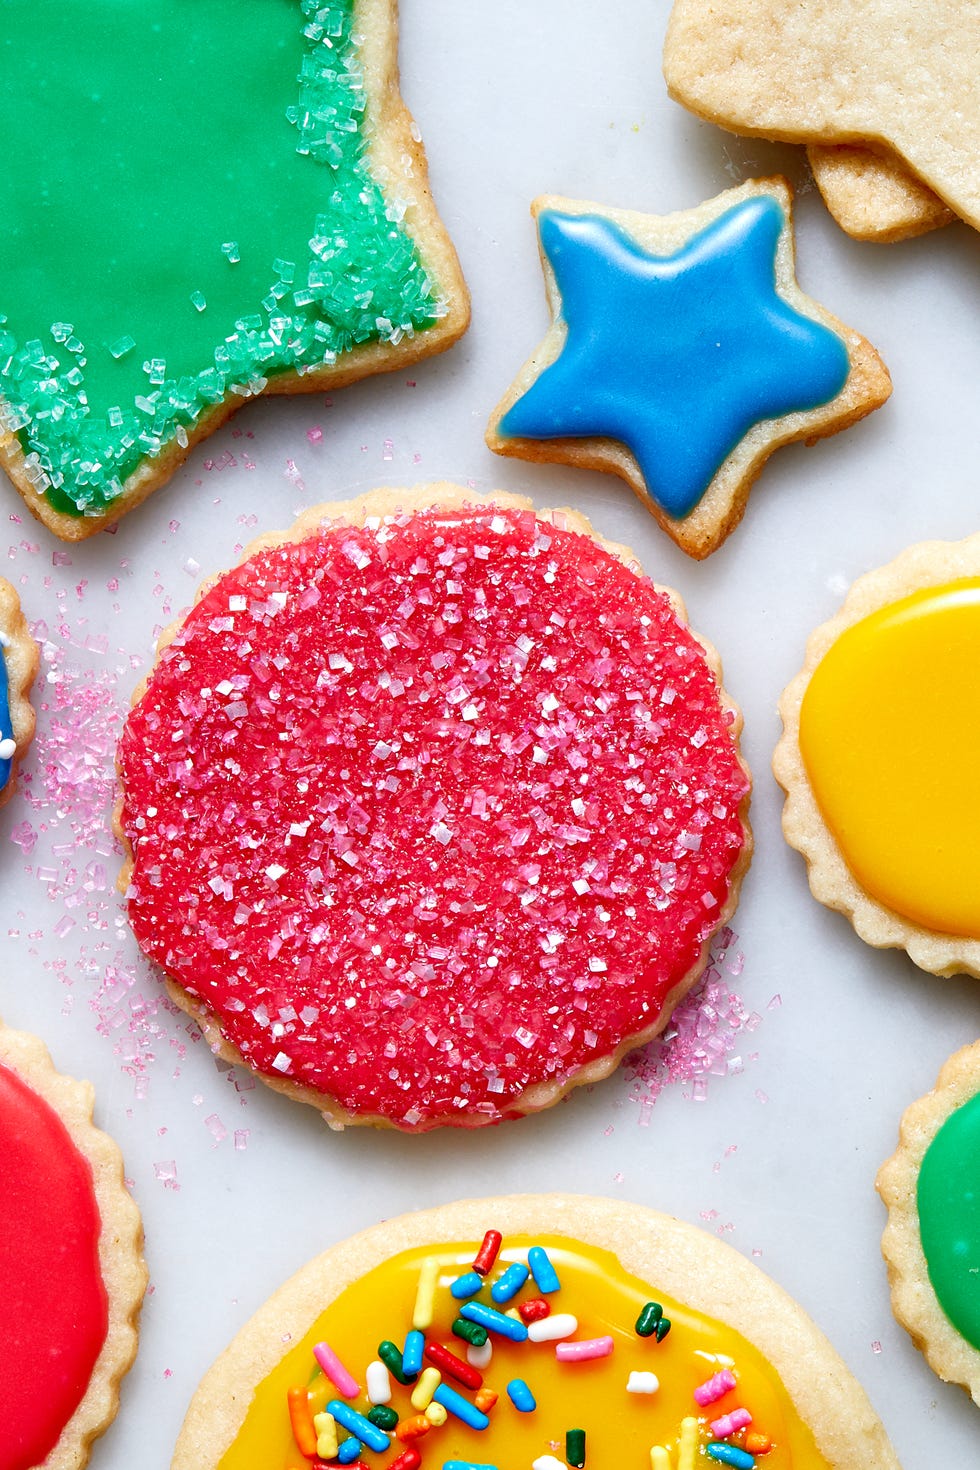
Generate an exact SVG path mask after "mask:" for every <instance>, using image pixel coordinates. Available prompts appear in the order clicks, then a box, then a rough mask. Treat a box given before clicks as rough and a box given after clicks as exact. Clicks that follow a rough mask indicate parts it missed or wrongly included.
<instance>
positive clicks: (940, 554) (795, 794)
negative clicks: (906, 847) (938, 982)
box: [772, 533, 980, 978]
mask: <svg viewBox="0 0 980 1470" xmlns="http://www.w3.org/2000/svg"><path fill="white" fill-rule="evenodd" d="M977 576H980V533H978V534H976V535H974V536H968V537H967V538H966V540H964V541H921V542H919V543H918V544H917V545H916V546H911V547H909V548H908V549H907V550H906V551H903V552H902V553H901V554H900V555H899V556H897V557H896V558H895V560H894V561H892V562H889V563H888V564H887V565H886V566H883V567H878V568H876V569H875V570H874V571H871V572H866V573H865V574H864V576H862V577H859V578H858V579H857V581H856V582H855V583H854V584H853V586H852V587H851V589H850V591H849V592H848V594H847V597H846V598H845V600H844V603H843V606H842V607H841V609H840V611H839V612H838V613H837V614H836V615H835V616H834V617H832V618H831V619H830V620H829V622H826V623H823V624H822V625H821V626H820V627H819V628H817V629H816V631H815V632H813V633H812V634H811V635H810V637H809V639H808V640H807V645H806V659H805V662H804V665H803V668H802V670H801V671H800V673H798V674H797V675H796V678H795V679H793V680H792V681H791V682H790V683H789V684H788V685H787V686H786V688H785V689H784V691H783V694H782V696H781V698H780V701H779V713H780V716H781V718H782V721H783V733H782V735H781V736H780V739H779V742H778V744H777V746H776V749H775V752H774V753H773V758H772V768H773V772H774V774H775V777H776V780H777V781H778V782H779V784H780V786H782V788H783V790H784V791H785V792H786V802H785V805H784V807H783V836H784V837H785V838H786V841H787V842H788V843H789V845H790V847H794V848H796V850H797V852H799V853H802V855H803V857H804V858H805V860H806V865H807V876H808V878H809V882H810V892H811V893H812V894H813V896H814V898H815V899H817V901H818V902H819V903H822V904H824V905H825V906H826V907H827V908H829V909H834V910H835V911H836V912H837V913H841V914H844V915H845V916H846V917H847V918H848V919H850V921H851V924H852V925H853V926H854V929H855V931H856V933H857V934H858V936H859V938H861V939H863V940H864V942H865V944H870V945H871V946H872V947H873V948H875V949H904V950H905V951H906V952H907V953H908V956H909V958H910V959H911V960H913V961H914V963H915V964H917V965H918V966H919V968H920V969H921V970H927V971H929V972H930V974H933V975H943V976H947V977H948V976H950V975H960V974H967V975H974V976H976V977H978V978H980V939H970V938H968V937H965V936H963V935H959V934H942V933H938V932H936V931H935V930H931V929H926V928H924V927H923V926H922V925H921V924H916V923H915V922H914V921H913V920H912V919H907V918H905V917H904V915H902V914H897V913H895V911H894V910H893V909H890V908H886V906H885V905H884V904H882V903H879V902H878V900H877V899H875V898H873V897H872V896H871V894H869V893H868V892H867V891H866V890H865V889H864V888H862V886H861V885H860V883H859V882H858V881H857V879H856V878H855V877H854V875H853V873H852V872H851V870H850V868H848V866H847V864H846V862H845V861H844V857H843V855H842V853H841V850H840V847H839V846H838V844H837V841H836V839H835V837H834V835H833V833H832V832H831V830H830V828H829V826H828V825H827V823H826V821H825V820H824V817H823V814H822V812H821V811H820V808H819V806H818V805H817V800H816V797H815V796H814V793H813V787H812V786H811V784H810V779H809V776H808V775H807V771H806V767H805V766H804V764H803V756H802V754H801V752H800V710H801V707H802V704H803V696H804V694H805V693H806V688H807V685H808V684H809V682H810V677H811V675H812V674H813V672H814V670H815V669H816V667H817V665H818V664H819V663H820V661H821V660H822V658H823V656H824V654H825V653H827V651H828V649H829V648H830V647H831V645H832V644H833V643H834V642H836V640H837V639H838V638H839V637H840V635H841V634H842V633H843V632H844V630H845V629H846V628H850V627H851V626H852V625H853V624H854V623H859V622H861V621H862V620H863V619H864V618H866V617H868V616H869V615H870V614H871V613H873V612H877V610H878V609H879V608H882V607H887V606H888V605H889V604H890V603H893V602H897V601H898V600H899V599H900V598H902V597H906V596H908V595H909V594H910V593H913V592H918V591H920V590H921V589H922V588H924V587H938V586H942V585H943V583H945V582H953V581H955V580H957V578H961V577H977Z"/></svg>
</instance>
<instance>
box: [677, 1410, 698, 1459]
mask: <svg viewBox="0 0 980 1470" xmlns="http://www.w3.org/2000/svg"><path fill="white" fill-rule="evenodd" d="M697 1452H698V1421H697V1420H696V1419H682V1420H681V1437H680V1443H679V1444H678V1446H677V1470H694V1457H695V1455H696V1454H697Z"/></svg>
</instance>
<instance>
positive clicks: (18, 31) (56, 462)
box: [0, 0, 444, 514]
mask: <svg viewBox="0 0 980 1470" xmlns="http://www.w3.org/2000/svg"><path fill="white" fill-rule="evenodd" d="M355 9H356V0H330V3H327V4H323V3H320V0H249V3H248V4H247V5H244V6H243V5H242V4H241V0H196V3H194V4H193V5H191V6H188V5H187V4H186V0H155V3H154V5H153V6H152V7H148V6H147V5H145V4H144V3H143V0H128V3H122V4H121V3H120V0H5V3H4V23H3V31H2V34H0V55H2V61H3V72H4V89H3V94H2V96H0V127H2V128H3V129H4V131H5V132H6V134H7V137H8V138H16V139H17V140H18V141H17V144H16V147H15V148H14V147H13V146H11V152H10V153H9V154H8V164H7V167H6V168H5V171H4V174H3V177H2V178H0V210H2V213H3V218H4V221H5V231H6V239H5V242H4V249H3V257H2V259H0V311H2V312H3V313H4V316H3V317H2V318H0V391H2V394H3V402H2V403H0V420H2V424H3V426H4V427H6V428H7V429H9V430H12V431H14V432H16V433H17V434H18V436H19V438H20V442H21V445H22V447H23V450H24V453H25V456H26V458H27V470H28V474H29V475H30V477H31V479H32V482H33V483H34V485H35V487H36V488H37V489H38V490H40V491H41V492H42V493H43V494H44V495H45V497H46V499H47V500H48V501H49V502H50V504H51V505H52V506H54V507H55V508H56V509H58V510H61V511H66V512H69V513H72V514H85V513H86V512H88V513H89V514H102V513H104V512H105V510H106V509H107V508H111V506H112V502H113V501H114V499H115V498H116V497H117V496H118V495H119V494H120V491H121V488H122V483H123V481H124V480H125V479H126V478H127V476H128V475H130V474H131V473H132V472H133V470H134V469H135V468H136V467H137V466H138V465H139V463H140V461H141V460H143V459H144V458H145V457H146V456H148V455H149V456H152V455H154V454H157V453H159V451H160V450H161V449H163V448H164V447H165V446H166V445H167V444H169V443H171V442H173V441H174V440H176V441H177V442H178V443H180V444H186V443H187V431H188V429H189V428H191V427H192V426H193V425H194V424H195V422H196V421H197V419H198V418H199V417H200V415H201V414H202V412H203V411H205V410H206V409H208V408H209V407H210V406H212V405H214V404H217V403H220V402H221V400H222V399H223V398H224V397H225V396H226V395H227V394H228V393H235V394H238V395H241V396H246V397H247V396H250V395H252V394H254V393H257V392H259V391H261V389H262V388H263V387H264V386H265V385H266V383H267V381H268V379H269V378H270V377H272V376H274V375H275V374H277V373H281V372H284V371H286V370H293V371H297V372H300V373H303V372H309V371H311V370H312V369H314V368H316V367H318V366H321V365H323V364H330V363H333V362H335V361H336V360H337V359H338V358H339V357H341V356H342V355H343V354H344V353H345V352H347V351H349V350H350V349H351V347H353V346H355V345H356V344H358V343H366V342H377V341H390V342H392V343H397V342H399V341H401V340H402V339H403V338H404V337H405V336H406V335H410V334H412V333H414V332H415V331H417V330H420V329H423V328H425V327H428V326H431V325H432V324H433V323H434V322H435V321H436V320H437V319H438V318H439V317H440V316H441V315H442V314H443V312H444V306H443V303H442V302H441V300H440V299H439V296H438V288H437V286H436V285H435V284H434V283H433V281H432V280H431V279H430V277H429V276H428V274H427V272H426V270H425V269H424V267H423V265H422V262H421V260H420V257H419V253H418V250H417V247H416V245H415V242H414V241H413V239H412V238H411V236H410V235H409V234H408V233H407V232H406V231H405V230H404V228H403V227H402V225H401V223H400V221H401V218H402V215H403V214H404V201H402V200H399V199H397V198H389V199H386V197H385V195H384V193H383V191H382V188H381V186H380V184H379V183H378V181H377V180H376V179H375V178H374V176H373V175H372V173H371V170H370V167H369V155H368V140H367V138H366V136H365V115H366V98H365V93H364V85H363V78H362V70H361V65H360V59H359V47H360V41H359V38H358V36H357V35H356V27H355V24H354V18H355ZM27 140H30V141H27ZM66 140H70V146H69V143H68V142H67V141H66ZM8 226H9V227H8ZM229 267H232V268H229ZM205 306H206V308H207V309H206V310H205ZM134 349H135V350H134Z"/></svg>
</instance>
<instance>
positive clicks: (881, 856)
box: [774, 536, 980, 975]
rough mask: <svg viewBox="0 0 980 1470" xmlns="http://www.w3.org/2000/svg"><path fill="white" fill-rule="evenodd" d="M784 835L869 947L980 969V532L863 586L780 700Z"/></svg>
mask: <svg viewBox="0 0 980 1470" xmlns="http://www.w3.org/2000/svg"><path fill="white" fill-rule="evenodd" d="M780 711H781V714H782V717H783V725H784V733H783V736H782V739H781V740H780V742H779V745H778V746H777V748H776V754H775V758H774V769H775V772H776V776H777V779H778V780H779V782H780V783H781V785H782V786H783V787H784V788H785V790H786V793H787V799H786V805H785V807H784V810H783V831H784V833H785V835H786V840H787V841H788V842H789V843H790V845H791V846H792V847H795V848H797V849H798V850H799V851H800V852H802V854H803V856H804V857H805V858H806V861H807V865H808V868H809V877H810V887H811V889H812V891H813V894H814V897H816V898H818V899H819V900H820V901H821V902H822V903H825V904H827V905H828V907H830V908H834V909H838V910H840V911H841V912H842V913H844V914H846V915H847V916H848V918H849V919H850V920H851V922H852V924H853V925H854V927H855V929H856V930H857V932H858V934H859V935H860V936H861V938H862V939H864V940H865V941H866V942H867V943H868V944H873V945H876V946H878V947H880V948H883V947H892V946H893V947H898V948H903V949H906V950H907V951H908V953H909V955H910V956H911V958H912V959H913V960H914V961H915V963H916V964H917V965H920V966H921V967H922V969H924V970H931V971H932V972H933V973H934V974H937V975H952V974H956V973H958V972H960V971H966V972H968V973H969V974H972V975H980V846H978V844H977V840H976V834H977V830H978V824H980V774H978V767H977V761H976V730H977V722H978V720H980V536H972V537H970V538H969V539H967V540H966V541H960V542H940V541H933V542H924V543H922V544H921V545H918V546H913V547H912V548H911V549H910V550H908V551H906V552H903V554H902V555H901V556H899V557H898V558H897V559H896V560H895V561H893V562H892V563H890V565H888V566H886V567H882V568H880V569H879V570H877V571H874V572H869V573H868V574H867V576H864V577H861V578H860V579H859V580H858V581H857V582H855V584H854V586H853V587H852V588H851V591H850V592H849V594H848V596H847V600H846V601H845V603H844V606H843V607H842V608H841V611H840V612H839V613H838V614H837V616H836V617H835V618H832V619H831V621H830V622H829V623H825V624H824V625H823V627H821V628H818V629H817V631H816V632H815V633H814V634H813V636H812V637H811V639H810V641H809V643H808V644H807V655H806V664H805V666H804V669H803V671H802V673H800V674H799V675H798V676H797V677H796V678H795V679H794V680H793V682H792V683H791V684H790V685H789V687H788V688H787V689H786V691H785V693H784V694H783V697H782V700H781V702H780Z"/></svg>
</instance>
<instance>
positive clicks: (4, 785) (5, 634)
mask: <svg viewBox="0 0 980 1470" xmlns="http://www.w3.org/2000/svg"><path fill="white" fill-rule="evenodd" d="M38 657H39V655H38V647H37V644H36V643H35V642H34V639H33V638H32V637H31V635H30V633H29V632H28V631H27V621H26V619H25V618H24V615H23V613H22V612H21V610H20V599H19V598H18V596H17V593H16V592H15V590H14V588H13V587H11V585H10V583H9V582H6V581H4V579H3V577H0V806H3V804H4V802H6V801H9V800H10V798H11V796H13V794H14V787H15V785H16V781H17V767H18V765H19V763H20V761H21V760H23V758H24V755H25V753H26V751H27V747H28V746H29V745H30V743H31V741H32V740H33V738H34V710H33V709H32V707H31V702H30V697H29V696H30V692H31V685H32V684H33V683H34V679H35V677H36V675H37V668H38Z"/></svg>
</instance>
